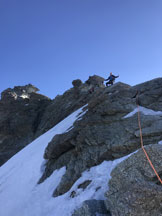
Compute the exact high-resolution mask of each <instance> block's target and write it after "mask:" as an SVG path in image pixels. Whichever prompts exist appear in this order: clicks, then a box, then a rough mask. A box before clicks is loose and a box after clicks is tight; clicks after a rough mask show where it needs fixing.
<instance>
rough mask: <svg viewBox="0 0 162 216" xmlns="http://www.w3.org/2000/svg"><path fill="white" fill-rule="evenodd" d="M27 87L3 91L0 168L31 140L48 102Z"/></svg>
mask: <svg viewBox="0 0 162 216" xmlns="http://www.w3.org/2000/svg"><path fill="white" fill-rule="evenodd" d="M38 90H39V89H37V88H36V87H34V86H32V85H31V84H29V85H26V86H16V87H14V88H13V89H7V90H5V91H4V92H2V94H1V100H0V165H2V164H3V163H5V162H6V161H7V160H8V159H9V158H10V157H12V156H13V155H14V154H16V153H17V152H18V151H20V150H21V149H22V148H23V147H25V146H26V145H27V144H28V143H30V142H31V141H32V140H33V139H34V138H35V132H36V131H37V128H38V125H39V123H40V116H41V115H42V113H43V112H44V110H45V108H46V107H47V105H49V103H50V99H49V98H48V97H45V96H43V95H40V94H38V93H36V92H37V91H38Z"/></svg>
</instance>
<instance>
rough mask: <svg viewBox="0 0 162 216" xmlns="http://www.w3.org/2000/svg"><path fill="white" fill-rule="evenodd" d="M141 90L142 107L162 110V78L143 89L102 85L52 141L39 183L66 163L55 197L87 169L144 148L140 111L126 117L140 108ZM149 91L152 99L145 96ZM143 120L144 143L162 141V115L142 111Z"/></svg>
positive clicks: (142, 85) (145, 85)
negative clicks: (72, 121) (139, 123)
mask: <svg viewBox="0 0 162 216" xmlns="http://www.w3.org/2000/svg"><path fill="white" fill-rule="evenodd" d="M148 86H149V88H148ZM150 86H151V87H150ZM154 87H155V89H154ZM137 89H138V90H140V95H139V100H140V103H141V105H142V106H145V108H149V109H150V108H151V109H153V108H154V110H158V111H160V110H161V111H162V108H161V106H160V105H159V104H161V100H162V94H161V92H162V79H160V78H159V79H155V80H152V81H150V82H146V83H144V84H141V85H139V88H138V86H135V87H131V86H128V85H126V84H123V83H116V84H115V85H114V86H111V87H108V88H105V89H100V88H98V89H97V90H96V91H95V93H94V94H93V97H92V98H90V100H89V102H88V105H87V106H86V107H85V108H84V111H86V112H85V114H84V115H83V116H82V118H80V119H78V120H77V121H76V122H75V123H74V125H73V128H72V129H71V130H69V131H68V132H66V133H64V134H60V135H56V136H55V137H54V138H53V139H52V140H51V142H50V143H49V144H48V146H47V148H46V150H45V154H44V157H45V159H47V164H46V169H45V172H44V174H43V176H42V178H41V179H40V181H39V182H42V181H44V180H45V179H46V178H47V177H48V176H50V175H51V173H52V172H53V171H54V170H55V169H58V168H60V167H62V166H66V169H67V170H66V173H65V175H64V176H63V177H62V179H61V182H60V184H59V186H58V187H57V189H56V190H55V191H54V196H58V195H61V194H63V193H65V192H67V191H68V190H69V189H70V188H71V186H72V185H73V184H74V182H75V181H76V180H77V179H78V178H79V177H80V176H81V173H82V172H83V171H84V170H86V169H88V168H90V167H92V166H95V165H98V164H100V163H101V162H103V161H104V160H114V159H116V158H120V157H122V156H125V155H128V154H130V153H131V152H133V151H135V150H137V149H139V148H140V132H139V127H138V120H137V113H136V114H134V115H131V116H130V117H128V118H125V116H126V115H127V114H128V113H130V112H132V111H133V110H134V109H136V108H137V105H136V99H135V98H134V95H135V94H136V91H137ZM145 90H146V91H145ZM155 90H156V92H157V95H156V97H155V96H154V95H155ZM152 92H154V94H153V93H152ZM145 94H146V96H147V98H148V101H144V99H143V98H144V97H145ZM140 109H141V110H142V108H141V107H140ZM141 122H142V129H143V141H144V145H149V144H152V143H157V142H158V141H159V140H162V114H161V115H160V114H156V115H155V114H151V115H146V114H145V113H143V112H141Z"/></svg>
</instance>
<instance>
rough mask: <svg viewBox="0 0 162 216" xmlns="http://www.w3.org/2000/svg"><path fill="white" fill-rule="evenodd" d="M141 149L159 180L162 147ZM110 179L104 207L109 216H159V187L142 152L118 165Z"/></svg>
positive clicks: (161, 188)
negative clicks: (146, 155)
mask: <svg viewBox="0 0 162 216" xmlns="http://www.w3.org/2000/svg"><path fill="white" fill-rule="evenodd" d="M145 149H146V151H147V153H148V155H149V157H150V159H151V161H152V163H153V164H154V166H155V168H156V170H157V172H158V173H159V174H160V176H161V177H162V145H149V146H147V147H145ZM111 176H112V178H111V180H110V181H109V191H108V192H107V193H106V197H107V200H106V205H107V207H108V209H110V211H111V214H112V216H117V215H120V216H125V215H131V216H136V215H140V216H152V215H153V216H156V215H158V216H160V215H162V186H161V184H160V182H159V180H158V179H157V177H156V175H155V173H154V172H153V170H152V168H151V166H150V164H149V163H148V161H147V159H146V157H145V154H144V152H143V150H142V149H140V150H139V151H138V152H137V153H135V154H133V155H132V156H131V157H129V158H128V159H126V160H125V161H123V162H122V163H120V164H119V165H118V166H117V167H116V168H115V169H114V170H113V171H112V173H111Z"/></svg>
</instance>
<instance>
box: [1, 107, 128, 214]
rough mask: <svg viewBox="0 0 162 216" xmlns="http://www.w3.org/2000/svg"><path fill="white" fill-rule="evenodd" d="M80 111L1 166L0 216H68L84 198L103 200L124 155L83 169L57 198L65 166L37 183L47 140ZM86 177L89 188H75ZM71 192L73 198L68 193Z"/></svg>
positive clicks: (64, 128)
mask: <svg viewBox="0 0 162 216" xmlns="http://www.w3.org/2000/svg"><path fill="white" fill-rule="evenodd" d="M83 114H84V112H83V111H82V108H81V109H79V110H77V111H76V112H74V113H73V114H71V115H70V116H68V117H67V118H66V119H64V120H63V121H62V122H60V123H59V124H57V125H56V126H55V127H53V128H52V129H51V130H49V131H48V132H47V133H45V134H43V135H42V136H40V137H39V138H37V139H36V140H35V141H33V142H32V143H31V144H30V145H28V146H27V147H25V148H24V149H23V150H22V151H21V152H19V153H17V154H16V155H15V156H13V157H12V158H11V159H10V160H9V161H8V162H7V163H5V164H4V165H3V166H2V167H0V205H1V208H0V215H2V216H11V215H16V216H60V215H61V216H70V215H71V214H72V212H73V211H74V209H76V208H78V207H80V206H81V204H82V202H83V201H85V200H87V199H104V193H105V192H106V191H107V189H108V186H107V185H108V180H109V179H110V173H111V171H112V169H113V168H114V167H115V166H116V165H117V164H118V163H120V162H121V161H122V160H124V159H125V158H126V157H123V158H121V159H118V160H115V161H105V162H103V163H102V164H100V165H98V166H95V167H92V168H91V169H90V170H89V171H85V172H84V173H83V174H82V176H81V178H80V179H78V181H77V182H75V184H74V185H73V187H72V188H71V189H70V191H68V192H67V193H66V194H64V195H62V196H59V197H56V198H53V197H52V193H53V191H54V190H55V188H56V187H57V186H58V184H59V182H60V180H61V177H62V176H63V175H64V173H65V171H66V168H65V167H63V168H61V169H60V170H56V171H55V172H54V173H53V174H52V175H51V176H50V177H49V178H48V179H46V181H45V182H43V183H42V184H39V185H38V184H37V182H38V180H39V178H40V177H41V175H42V171H43V168H44V164H45V160H44V159H43V154H44V150H45V148H46V146H47V144H48V142H49V141H50V140H51V139H52V138H53V136H54V135H55V134H60V133H63V132H65V131H67V130H68V129H69V128H70V127H72V125H73V122H74V121H75V120H76V119H78V118H81V117H82V115H83ZM127 157H128V156H127ZM86 180H91V183H90V184H89V185H88V187H87V188H86V189H85V190H83V189H81V188H78V185H80V184H81V183H83V182H84V181H86ZM73 191H75V197H74V198H72V197H71V196H70V195H71V193H72V192H73Z"/></svg>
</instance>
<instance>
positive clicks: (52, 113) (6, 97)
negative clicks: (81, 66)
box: [0, 76, 104, 165]
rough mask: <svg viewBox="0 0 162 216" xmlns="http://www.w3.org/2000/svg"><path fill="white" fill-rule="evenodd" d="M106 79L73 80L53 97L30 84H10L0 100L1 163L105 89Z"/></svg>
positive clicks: (95, 77)
mask: <svg viewBox="0 0 162 216" xmlns="http://www.w3.org/2000/svg"><path fill="white" fill-rule="evenodd" d="M103 81H104V79H103V78H101V77H99V76H92V77H89V79H88V80H87V82H86V83H82V81H81V80H74V81H73V82H72V83H73V88H71V89H70V90H68V91H66V92H65V93H64V94H63V95H61V96H57V97H56V98H55V99H54V100H51V99H49V98H48V97H46V96H43V95H41V94H38V93H37V91H39V89H38V88H36V87H35V86H33V85H31V84H29V85H26V86H16V87H14V88H13V89H11V88H8V89H6V90H5V91H3V92H2V93H1V100H0V165H2V164H3V163H5V162H6V161H7V160H8V159H9V158H10V157H12V156H13V155H14V154H16V153H17V152H18V151H20V150H21V149H22V148H23V147H25V146H26V145H27V144H29V143H30V142H31V141H33V140H34V139H35V138H37V137H38V136H40V135H41V134H43V133H44V132H46V131H47V130H49V129H50V128H52V127H53V126H54V125H56V124H57V123H58V122H60V121H61V120H63V119H64V118H65V117H67V116H68V115H69V114H71V113H72V112H73V111H75V110H76V109H78V108H80V107H81V106H83V105H84V104H86V103H88V101H89V99H90V98H91V97H93V94H95V92H96V91H97V90H98V89H99V88H100V89H103V88H104V85H103Z"/></svg>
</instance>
